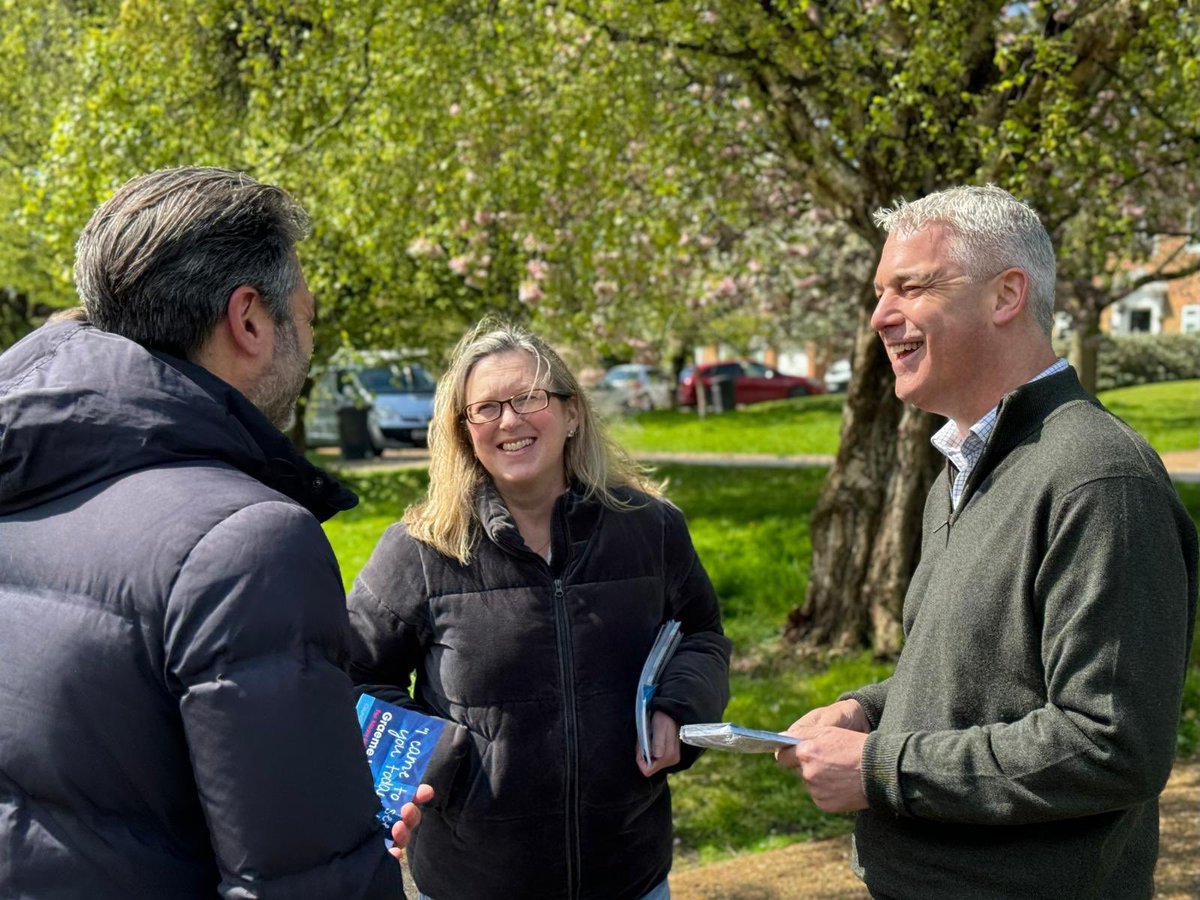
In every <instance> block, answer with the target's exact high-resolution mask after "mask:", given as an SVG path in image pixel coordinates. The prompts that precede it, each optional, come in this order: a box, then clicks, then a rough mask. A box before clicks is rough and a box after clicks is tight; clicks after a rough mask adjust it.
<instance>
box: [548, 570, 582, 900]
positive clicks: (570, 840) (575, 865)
mask: <svg viewBox="0 0 1200 900" xmlns="http://www.w3.org/2000/svg"><path fill="white" fill-rule="evenodd" d="M554 630H555V632H556V636H557V638H558V650H559V653H558V660H559V672H560V674H561V677H562V683H563V717H564V720H565V725H566V734H567V753H566V760H565V765H564V767H563V768H564V770H565V772H564V774H565V778H566V792H565V793H566V806H567V808H566V814H567V896H568V897H572V898H574V897H578V896H579V868H580V859H579V853H580V847H579V734H578V722H576V716H575V679H574V678H573V677H572V675H571V673H572V672H574V671H575V657H574V652H573V648H572V645H571V634H570V623H569V622H568V621H567V604H566V595H565V593H564V592H563V583H562V579H561V578H555V579H554Z"/></svg>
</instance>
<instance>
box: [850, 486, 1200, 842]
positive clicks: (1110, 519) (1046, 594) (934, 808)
mask: <svg viewBox="0 0 1200 900" xmlns="http://www.w3.org/2000/svg"><path fill="white" fill-rule="evenodd" d="M1165 490H1166V488H1164V487H1163V486H1162V485H1161V484H1158V483H1157V482H1155V481H1153V480H1151V479H1148V478H1141V477H1111V478H1106V479H1102V480H1097V481H1093V482H1090V483H1087V484H1085V485H1083V486H1081V487H1078V488H1076V489H1075V490H1074V491H1072V492H1071V493H1070V494H1068V495H1067V496H1066V498H1065V499H1064V500H1063V501H1062V502H1061V503H1060V506H1059V509H1058V510H1057V512H1056V514H1055V516H1054V517H1053V519H1052V521H1051V530H1050V533H1049V535H1048V545H1047V548H1046V552H1045V554H1044V556H1043V559H1042V561H1041V565H1040V567H1039V569H1038V572H1037V575H1036V578H1035V583H1034V584H1033V585H1032V589H1033V597H1032V602H1033V603H1035V604H1037V606H1038V611H1039V612H1040V614H1041V622H1042V634H1041V661H1042V665H1043V668H1044V672H1045V676H1044V678H1045V692H1046V702H1045V704H1044V705H1043V706H1042V707H1040V708H1038V709H1035V710H1033V711H1032V712H1030V713H1028V714H1027V715H1025V716H1023V717H1022V718H1020V719H1017V720H1016V721H1012V722H999V723H995V724H989V725H984V726H982V727H974V728H969V729H966V730H962V731H938V732H910V733H898V734H880V733H878V732H876V733H873V734H872V735H870V736H869V737H868V739H867V744H866V746H865V748H864V753H863V770H864V783H865V784H866V786H867V794H868V800H869V802H870V804H871V805H872V806H873V807H887V808H891V809H892V810H894V811H895V812H897V813H902V814H909V815H914V816H921V817H926V818H931V819H939V820H943V821H958V822H975V823H984V824H1002V823H1003V824H1020V823H1029V822H1039V821H1047V820H1057V819H1065V818H1070V817H1075V816H1085V815H1093V814H1099V813H1103V812H1106V811H1110V810H1117V809H1121V808H1127V807H1130V806H1132V805H1134V804H1137V803H1140V802H1145V801H1147V800H1149V799H1152V798H1153V797H1155V796H1156V795H1157V794H1158V793H1159V792H1160V791H1161V790H1162V788H1163V785H1164V784H1165V783H1166V780H1167V777H1168V775H1169V773H1170V770H1171V764H1172V761H1173V756H1174V750H1175V732H1176V728H1177V725H1178V716H1179V709H1180V702H1181V696H1182V687H1183V681H1184V673H1185V668H1186V663H1187V655H1188V647H1189V642H1190V641H1189V638H1190V630H1191V626H1192V619H1191V607H1192V605H1193V604H1194V603H1195V596H1194V594H1193V591H1194V585H1193V586H1189V575H1188V571H1189V564H1188V563H1187V562H1186V561H1185V560H1186V556H1187V554H1188V553H1193V554H1194V552H1195V542H1194V539H1191V540H1189V537H1188V535H1189V533H1190V532H1189V530H1190V529H1191V528H1192V525H1191V523H1190V521H1183V519H1184V518H1185V516H1184V515H1183V513H1182V510H1177V509H1175V506H1177V504H1172V503H1171V502H1170V501H1169V499H1168V498H1167V497H1166V496H1165ZM1181 551H1182V552H1181Z"/></svg>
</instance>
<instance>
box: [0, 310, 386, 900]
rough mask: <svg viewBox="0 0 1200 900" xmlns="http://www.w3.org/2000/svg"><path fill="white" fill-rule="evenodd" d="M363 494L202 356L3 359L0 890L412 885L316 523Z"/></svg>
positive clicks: (283, 892) (210, 892) (18, 354)
mask: <svg viewBox="0 0 1200 900" xmlns="http://www.w3.org/2000/svg"><path fill="white" fill-rule="evenodd" d="M353 502H354V497H353V495H352V494H350V493H349V492H348V491H346V490H345V489H344V488H341V487H340V486H339V485H337V484H336V483H335V482H332V481H331V480H329V479H328V478H327V477H326V476H324V475H323V473H321V472H320V471H319V470H317V469H315V468H313V467H312V466H310V465H308V464H307V463H306V462H305V461H304V460H303V459H302V458H301V457H299V456H298V455H296V454H295V453H294V452H293V451H292V449H291V446H290V444H289V442H288V441H287V439H286V438H284V436H283V435H281V434H280V433H279V432H278V431H277V430H275V429H274V428H272V427H271V426H270V424H269V423H268V422H267V421H266V419H265V418H263V416H262V415H261V414H260V413H259V412H258V411H257V410H256V409H254V407H253V406H251V405H250V404H249V402H248V401H247V400H246V399H245V398H244V397H243V396H242V395H241V394H240V393H238V392H237V391H235V390H234V389H233V388H231V387H229V386H228V385H226V384H225V383H224V382H222V381H220V380H219V379H217V378H215V377H214V376H212V375H211V374H209V373H208V372H206V371H204V370H203V369H200V368H198V367H196V366H192V365H190V364H188V363H185V362H182V361H179V360H174V359H171V358H168V357H165V356H156V355H154V354H151V353H149V352H147V351H146V350H145V349H143V348H141V347H139V346H138V345H136V344H133V343H131V342H130V341H127V340H125V339H124V338H120V337H117V336H116V335H112V334H107V333H105V332H101V331H99V330H97V329H94V328H91V327H89V326H86V325H80V324H77V323H71V324H56V325H49V326H46V327H44V328H41V329H39V330H38V331H37V332H35V333H34V334H32V335H30V336H29V337H27V338H26V339H25V340H23V341H21V342H20V343H19V344H17V345H16V346H14V347H13V348H11V349H10V350H8V351H7V352H6V353H5V354H4V355H3V356H0V896H2V897H5V898H38V900H49V898H70V900H77V898H81V897H87V898H88V900H105V898H113V900H117V898H120V900H129V898H151V897H153V898H156V900H159V898H193V897H196V898H199V897H204V898H209V897H213V896H214V895H216V894H217V893H218V891H219V893H220V895H221V896H224V897H229V898H259V897H263V898H266V897H280V898H288V900H296V898H313V900H317V898H320V900H330V898H338V900H341V898H349V897H359V898H362V897H396V896H401V888H400V879H399V872H398V867H397V866H396V864H395V861H394V860H392V859H391V858H390V857H389V856H387V855H386V852H385V850H384V846H383V832H382V830H381V829H380V828H379V826H378V825H377V824H376V823H375V821H374V819H373V813H374V811H375V810H376V809H377V808H378V807H377V801H376V799H375V796H374V792H373V791H372V788H371V784H370V776H369V774H368V771H367V767H366V765H365V757H364V754H363V748H362V742H361V736H360V734H359V732H358V730H357V727H356V722H355V715H354V709H353V691H352V688H351V685H350V682H349V680H348V679H347V677H346V676H345V674H344V672H343V670H342V669H341V668H339V664H340V663H341V662H343V661H344V650H345V640H346V636H347V634H348V631H347V620H346V613H345V606H344V603H343V595H342V590H341V579H340V577H339V574H338V568H337V562H336V560H335V559H334V556H333V553H332V551H331V550H330V547H329V543H328V542H327V540H326V539H325V536H324V534H323V532H322V530H321V527H320V525H319V524H318V521H317V518H314V516H316V517H320V518H325V517H328V516H329V515H332V514H333V513H334V512H335V511H336V510H337V509H339V508H345V507H347V506H349V505H353Z"/></svg>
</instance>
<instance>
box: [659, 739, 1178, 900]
mask: <svg viewBox="0 0 1200 900" xmlns="http://www.w3.org/2000/svg"><path fill="white" fill-rule="evenodd" d="M1159 828H1160V832H1161V838H1160V850H1159V858H1158V868H1157V870H1156V872H1155V880H1156V882H1157V891H1156V893H1155V897H1156V898H1159V900H1196V898H1200V760H1191V761H1187V762H1183V761H1181V762H1177V763H1176V764H1175V770H1174V772H1172V773H1171V780H1170V782H1168V784H1167V788H1166V790H1165V791H1164V792H1163V795H1162V800H1161V802H1160V811H1159ZM849 859H850V837H849V835H847V836H844V837H840V838H831V839H830V840H827V841H813V842H811V843H805V844H793V845H792V846H790V847H784V848H782V849H780V850H768V851H765V852H763V853H754V854H748V855H744V856H738V857H735V858H734V859H730V860H725V861H724V862H719V863H712V864H710V865H706V866H697V867H695V868H691V869H682V870H679V871H676V872H674V873H672V875H671V897H672V900H793V898H806V900H867V898H868V897H869V895H868V894H867V891H866V889H865V888H864V887H863V885H862V882H860V881H859V880H858V879H857V878H855V877H854V875H853V873H851V871H850V863H849Z"/></svg>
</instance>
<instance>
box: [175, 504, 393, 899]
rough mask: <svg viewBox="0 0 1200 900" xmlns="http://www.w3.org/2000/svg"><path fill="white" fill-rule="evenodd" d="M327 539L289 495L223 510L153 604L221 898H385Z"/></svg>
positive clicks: (386, 867) (386, 865)
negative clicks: (164, 597)
mask: <svg viewBox="0 0 1200 900" xmlns="http://www.w3.org/2000/svg"><path fill="white" fill-rule="evenodd" d="M347 637H348V622H347V620H346V611H345V603H344V594H343V592H342V587H341V578H340V576H339V574H338V568H337V561H336V559H335V558H334V556H333V551H332V550H331V549H330V547H329V543H328V541H327V540H326V539H325V536H324V533H323V532H322V531H321V527H320V525H318V524H317V522H316V520H315V519H314V518H313V517H312V516H311V515H310V514H309V513H307V512H306V511H304V510H303V509H301V508H299V507H297V506H295V505H293V504H290V503H285V502H281V501H280V502H266V503H259V504H256V505H254V506H251V507H247V508H245V509H242V510H240V511H239V512H237V513H235V514H234V515H232V516H230V517H229V518H227V519H225V520H224V521H222V522H221V523H219V524H218V525H217V526H216V527H214V528H213V529H212V530H210V531H209V532H208V533H207V534H206V535H205V537H204V538H203V539H202V540H201V541H200V542H199V543H198V544H197V545H196V547H195V548H193V550H192V552H191V554H190V555H189V556H188V558H187V560H186V562H185V563H184V565H183V567H182V569H181V571H180V573H179V575H178V577H177V579H176V582H175V585H174V586H173V588H172V591H171V595H170V598H169V601H168V604H167V609H166V614H165V617H164V647H165V673H166V677H167V680H168V684H169V685H170V687H171V689H172V691H173V692H174V693H175V695H176V696H177V699H178V704H179V710H180V715H181V718H182V722H183V731H184V738H185V740H186V742H187V749H188V753H189V755H190V757H191V761H192V769H193V773H194V776H195V780H196V787H197V789H198V792H199V796H200V800H201V803H202V804H203V807H204V812H205V815H206V817H207V819H208V824H209V831H210V834H211V838H212V844H213V850H214V852H215V854H216V859H217V865H218V867H219V869H220V874H221V882H220V888H219V891H220V895H221V896H222V897H228V898H264V900H265V898H273V897H279V898H289V900H295V898H312V900H318V898H326V897H348V898H349V897H354V898H385V897H387V898H395V897H402V896H403V889H402V885H401V879H400V869H399V866H398V865H397V864H396V862H395V860H393V859H392V858H391V857H389V856H388V855H387V853H386V850H385V846H384V837H385V835H384V834H383V832H382V830H381V828H380V827H379V824H378V823H377V821H376V820H375V812H376V810H377V809H378V808H379V804H378V800H377V798H376V797H375V793H374V790H373V789H372V785H371V778H370V773H369V770H368V768H367V765H366V758H365V756H364V753H363V746H362V738H361V734H360V733H359V731H358V727H357V722H356V720H355V713H354V698H353V692H352V689H351V685H350V681H349V679H348V678H347V677H346V675H345V673H344V671H343V669H342V667H341V663H342V662H343V656H344V653H345V644H346V639H347Z"/></svg>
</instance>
